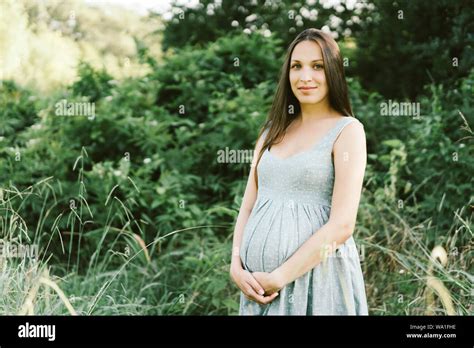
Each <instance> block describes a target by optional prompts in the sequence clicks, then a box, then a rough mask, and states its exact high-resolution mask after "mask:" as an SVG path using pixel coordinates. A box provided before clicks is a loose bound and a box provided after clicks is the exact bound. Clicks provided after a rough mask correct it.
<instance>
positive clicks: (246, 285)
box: [230, 137, 278, 304]
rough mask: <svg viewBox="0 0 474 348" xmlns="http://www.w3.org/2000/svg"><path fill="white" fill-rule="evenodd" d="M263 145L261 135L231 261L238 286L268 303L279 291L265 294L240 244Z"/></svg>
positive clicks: (253, 199)
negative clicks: (245, 262) (245, 265)
mask: <svg viewBox="0 0 474 348" xmlns="http://www.w3.org/2000/svg"><path fill="white" fill-rule="evenodd" d="M262 145H263V138H262V137H260V138H259V140H258V141H257V144H256V145H255V150H254V155H253V159H252V165H251V168H250V173H249V177H248V180H247V186H246V188H245V193H244V197H243V199H242V205H241V206H240V210H239V215H238V217H237V222H236V225H235V229H234V238H233V242H232V261H231V263H230V276H231V278H232V280H233V281H234V282H235V283H236V284H237V286H238V287H239V288H240V290H242V292H243V293H244V295H245V296H246V297H247V298H248V299H250V300H252V301H255V302H258V303H260V304H267V303H269V302H271V301H273V300H274V299H275V297H276V296H278V292H276V291H275V292H273V293H272V294H270V295H269V296H264V293H265V291H264V289H263V287H262V285H261V284H260V283H259V282H258V281H257V280H256V279H255V278H254V276H253V275H252V274H251V273H250V272H248V271H247V270H245V269H244V268H243V266H242V261H241V260H240V246H241V243H242V237H243V234H244V230H245V225H246V224H247V221H248V219H249V216H250V213H251V212H252V209H253V206H254V204H255V201H256V199H257V186H256V184H255V180H254V173H255V165H256V162H257V159H258V154H259V153H260V149H261V148H262Z"/></svg>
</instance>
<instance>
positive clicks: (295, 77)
mask: <svg viewBox="0 0 474 348" xmlns="http://www.w3.org/2000/svg"><path fill="white" fill-rule="evenodd" d="M289 77H290V84H291V90H292V91H293V94H294V95H295V96H296V98H297V99H298V100H299V102H300V104H316V103H319V102H321V101H322V100H324V99H325V98H326V96H327V94H328V86H327V83H326V75H325V74H324V61H323V54H322V52H321V48H320V47H319V45H318V44H317V43H316V42H314V41H312V40H305V41H301V42H300V43H298V44H297V45H296V46H295V48H294V49H293V53H292V54H291V61H290V76H289ZM304 87H306V88H308V89H305V88H304Z"/></svg>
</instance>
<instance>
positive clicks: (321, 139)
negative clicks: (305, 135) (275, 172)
mask: <svg viewBox="0 0 474 348" xmlns="http://www.w3.org/2000/svg"><path fill="white" fill-rule="evenodd" d="M347 117H349V116H343V117H342V118H341V119H339V120H337V121H336V123H335V124H334V126H333V127H331V128H330V129H329V130H328V131H327V132H326V133H325V134H324V135H323V136H322V137H321V138H320V139H318V140H317V141H316V143H315V144H313V145H312V146H311V147H310V148H309V149H308V150H305V151H302V152H298V153H295V154H293V155H291V156H288V157H285V158H280V157H278V156H275V155H274V154H273V153H271V152H270V149H269V148H267V150H266V152H268V153H269V154H270V155H271V156H272V157H273V158H276V159H277V160H279V161H286V160H289V159H292V158H294V157H298V156H302V155H304V154H307V153H310V152H313V151H314V149H315V148H316V147H318V146H319V145H320V144H321V143H322V142H323V140H324V139H325V138H326V137H328V136H329V134H331V132H332V131H333V130H334V129H335V128H336V127H337V125H338V124H339V122H340V121H342V120H343V119H345V118H347Z"/></svg>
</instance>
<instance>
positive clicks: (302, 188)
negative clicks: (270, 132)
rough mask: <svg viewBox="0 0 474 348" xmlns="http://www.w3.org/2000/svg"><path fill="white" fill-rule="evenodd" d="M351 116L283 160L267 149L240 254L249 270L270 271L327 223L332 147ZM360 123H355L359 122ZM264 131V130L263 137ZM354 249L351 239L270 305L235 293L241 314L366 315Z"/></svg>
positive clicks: (353, 120)
mask: <svg viewBox="0 0 474 348" xmlns="http://www.w3.org/2000/svg"><path fill="white" fill-rule="evenodd" d="M351 122H359V121H358V120H357V119H355V118H354V117H343V118H341V119H339V120H338V121H336V124H335V125H334V126H333V128H331V129H330V130H329V131H328V132H327V133H326V134H325V135H324V136H323V137H322V138H321V139H320V140H319V141H318V142H317V143H316V144H315V145H314V147H313V148H311V149H310V150H308V151H305V152H302V153H297V154H295V155H293V156H290V157H289V158H286V159H282V158H279V157H277V156H275V155H273V154H272V153H271V152H270V151H269V150H266V151H265V152H264V154H263V155H262V158H261V159H260V163H259V165H258V182H259V189H258V194H257V199H256V201H255V204H254V207H253V209H252V212H251V214H250V216H249V219H248V221H247V224H246V226H245V229H244V234H243V238H242V244H241V249H240V258H241V260H242V264H243V267H244V268H245V269H246V270H248V271H249V272H272V271H273V270H274V269H276V268H277V267H278V266H280V265H281V264H282V263H284V262H285V261H286V260H287V259H288V258H289V257H290V256H291V255H292V254H293V253H294V252H295V251H296V250H297V249H298V248H299V247H300V246H301V245H302V244H303V243H304V242H305V241H306V240H307V239H308V238H309V237H310V236H311V235H312V234H314V233H317V231H318V230H319V229H320V228H321V227H322V226H323V225H324V224H325V223H326V222H327V221H328V219H329V214H330V211H331V199H332V191H333V185H334V164H333V160H332V155H331V153H332V149H333V145H334V142H335V140H336V139H337V137H338V136H339V134H340V133H341V131H342V130H343V128H344V127H345V126H346V125H348V124H349V123H351ZM359 123H360V122H359ZM266 132H267V130H266V131H265V132H264V133H263V136H265V135H266ZM359 251H360V250H359V248H356V244H355V242H354V239H353V238H352V237H350V238H349V239H348V240H347V241H346V242H345V243H344V244H343V245H342V246H341V247H340V248H339V249H338V250H337V251H336V252H333V253H332V254H329V255H328V257H327V258H326V260H325V261H324V262H322V263H320V264H319V265H317V266H316V267H315V268H313V269H312V270H311V271H309V272H307V273H306V274H304V275H303V276H301V277H300V278H298V279H296V280H295V281H294V282H292V283H290V284H287V285H286V286H285V287H284V288H282V289H281V290H280V291H279V295H278V296H277V297H276V298H275V299H274V300H273V301H272V302H270V303H269V304H266V305H260V304H258V303H256V302H254V301H251V300H248V299H247V298H246V297H245V295H244V294H243V293H242V292H241V293H240V309H239V314H240V315H367V314H368V308H367V298H366V292H365V285H364V279H363V275H362V269H361V266H360V258H359Z"/></svg>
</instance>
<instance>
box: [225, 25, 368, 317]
mask: <svg viewBox="0 0 474 348" xmlns="http://www.w3.org/2000/svg"><path fill="white" fill-rule="evenodd" d="M366 157H367V154H366V141H365V132H364V127H363V125H362V123H361V122H360V121H358V120H357V119H355V118H354V117H353V114H352V108H351V105H350V102H349V98H348V93H347V84H346V81H345V75H344V68H343V64H342V58H341V54H340V51H339V47H338V45H337V43H336V42H335V41H334V40H333V39H332V37H331V36H330V35H329V34H326V33H324V32H322V31H320V30H317V29H307V30H304V31H303V32H301V33H300V34H299V35H298V36H297V37H296V38H295V40H294V41H293V42H292V43H291V44H290V46H289V48H288V52H287V56H286V59H285V62H284V64H283V67H282V70H281V76H280V80H279V84H278V88H277V91H276V94H275V97H274V100H273V105H272V107H271V110H270V112H269V115H268V118H267V121H266V123H265V125H264V126H263V127H262V129H261V130H260V134H259V136H258V140H257V143H256V146H255V152H254V158H253V162H252V167H251V170H250V175H249V179H248V182H247V186H246V189H245V194H244V197H243V201H242V206H241V208H240V212H239V216H238V218H237V222H236V226H235V231H234V238H233V253H232V262H231V266H230V275H231V278H232V280H233V281H234V282H235V283H236V284H237V286H238V287H239V288H240V289H241V291H242V292H241V295H240V311H239V314H240V315H367V314H368V308H367V299H366V293H365V286H364V278H363V274H362V270H361V266H360V258H359V253H358V251H357V249H356V245H355V243H354V239H353V237H352V233H353V231H354V228H355V223H356V217H357V209H358V206H359V201H360V195H361V191H362V183H363V179H364V172H365V167H366Z"/></svg>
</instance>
